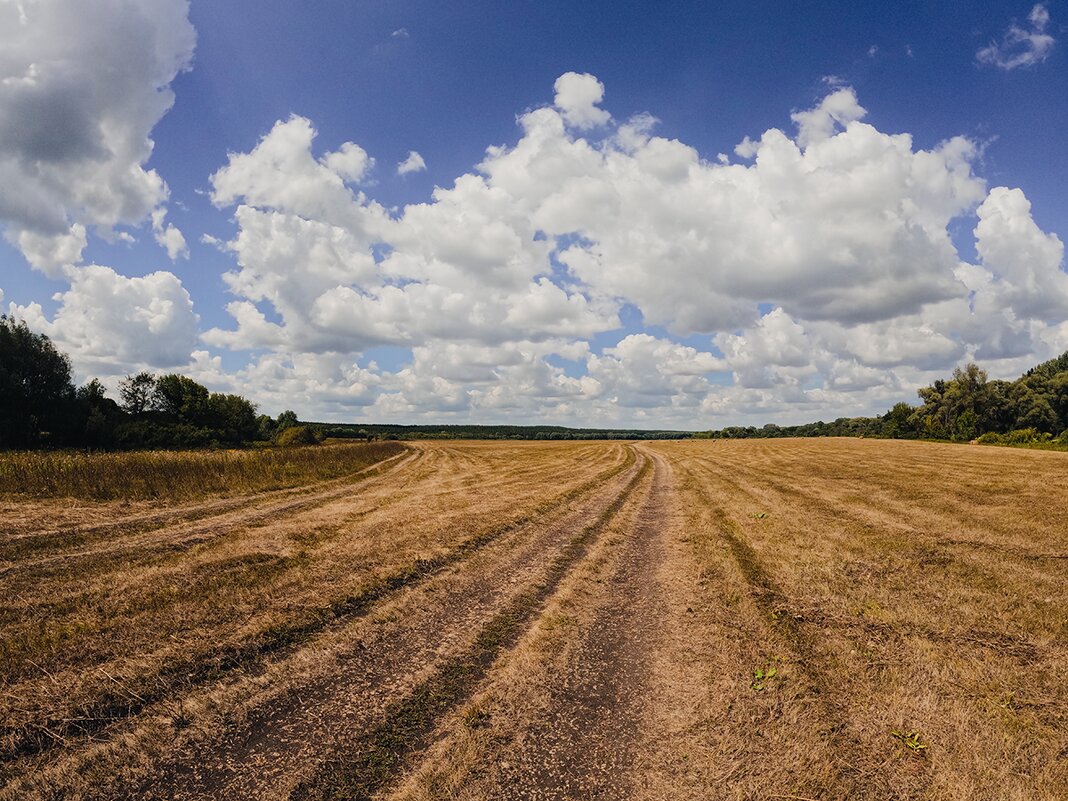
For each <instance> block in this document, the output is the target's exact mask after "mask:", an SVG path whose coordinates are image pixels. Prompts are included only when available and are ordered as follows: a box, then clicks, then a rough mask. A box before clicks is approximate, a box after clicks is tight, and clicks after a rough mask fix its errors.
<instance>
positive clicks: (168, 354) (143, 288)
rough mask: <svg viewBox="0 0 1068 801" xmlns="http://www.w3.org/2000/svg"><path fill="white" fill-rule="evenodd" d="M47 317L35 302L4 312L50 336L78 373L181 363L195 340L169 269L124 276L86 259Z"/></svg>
mask: <svg viewBox="0 0 1068 801" xmlns="http://www.w3.org/2000/svg"><path fill="white" fill-rule="evenodd" d="M69 280H70V288H69V289H67V290H66V291H65V292H60V293H58V294H57V295H56V296H55V300H56V301H57V302H58V304H59V308H58V309H57V311H56V313H55V315H54V316H53V317H52V319H48V317H47V315H46V314H45V313H44V310H43V309H42V307H41V306H40V304H36V303H33V304H29V305H27V306H17V305H14V304H12V305H11V306H10V308H9V310H10V312H11V313H12V314H14V315H15V316H17V317H20V318H22V319H24V320H26V321H27V323H28V324H29V325H30V326H31V327H33V328H34V329H35V330H38V331H42V332H43V333H45V334H47V335H48V336H49V337H51V338H52V339H53V340H54V341H55V342H56V345H57V346H58V347H59V348H60V349H61V350H63V351H65V352H66V353H68V354H70V356H71V359H72V361H73V362H74V366H75V368H76V369H77V371H78V372H79V373H80V374H81V375H83V376H86V375H115V374H123V373H126V372H129V371H131V370H134V369H139V368H142V367H144V368H149V369H156V368H171V367H176V366H179V365H184V364H186V363H187V362H188V361H189V359H190V356H191V354H192V352H193V350H194V348H195V346H196V343H197V326H198V318H197V316H196V314H195V313H194V312H193V303H192V300H191V299H190V297H189V293H188V292H187V291H186V290H185V288H184V287H183V286H182V282H181V281H180V280H179V279H178V278H177V277H176V276H175V275H174V274H173V273H169V272H163V271H161V272H155V273H150V274H149V275H146V276H143V277H135V278H128V277H126V276H123V275H120V274H118V273H117V272H115V271H114V270H112V269H111V268H110V267H103V266H100V265H92V264H91V265H87V266H85V267H79V268H76V269H74V270H72V271H71V272H70V274H69Z"/></svg>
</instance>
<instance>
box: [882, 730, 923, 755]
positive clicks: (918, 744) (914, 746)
mask: <svg viewBox="0 0 1068 801" xmlns="http://www.w3.org/2000/svg"><path fill="white" fill-rule="evenodd" d="M890 734H891V735H892V736H893V737H896V738H897V739H898V740H900V741H901V742H902V743H904V744H905V747H906V748H908V749H909V750H910V751H912V752H913V753H914V754H922V753H923V752H924V751H926V750H927V743H925V742H924V741H923V740H921V739H920V734H919V732H915V731H898V730H897V729H894V730H893V731H892V732H890Z"/></svg>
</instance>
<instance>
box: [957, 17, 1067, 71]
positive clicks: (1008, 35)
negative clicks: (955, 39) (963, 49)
mask: <svg viewBox="0 0 1068 801" xmlns="http://www.w3.org/2000/svg"><path fill="white" fill-rule="evenodd" d="M1049 19H1050V17H1049V9H1048V8H1047V7H1046V6H1045V5H1044V4H1042V3H1038V4H1037V5H1035V6H1034V8H1032V9H1031V13H1030V14H1028V15H1027V23H1026V25H1020V24H1019V23H1018V22H1016V21H1013V22H1012V23H1010V25H1009V27H1008V29H1007V30H1006V31H1005V33H1004V34H1003V35H1002V37H1001V39H1000V40H995V41H992V42H990V44H988V45H987V46H986V47H983V48H981V49H980V50H979V51H978V52H977V53H976V54H975V58H976V60H977V61H978V62H979V63H980V64H986V65H990V66H994V67H999V68H1001V69H1003V70H1014V69H1017V68H1018V67H1033V66H1034V65H1035V64H1041V63H1042V62H1043V61H1045V60H1046V59H1047V58H1049V54H1050V51H1052V50H1053V45H1054V44H1056V39H1054V38H1053V36H1051V35H1050V34H1048V33H1047V32H1046V28H1047V27H1048V26H1049Z"/></svg>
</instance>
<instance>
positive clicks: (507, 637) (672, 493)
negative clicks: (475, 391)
mask: <svg viewBox="0 0 1068 801" xmlns="http://www.w3.org/2000/svg"><path fill="white" fill-rule="evenodd" d="M336 447H337V448H339V449H345V448H348V449H353V450H351V451H339V453H342V454H352V457H351V461H349V462H347V463H348V464H349V467H348V468H346V469H341V470H340V472H326V473H323V474H321V475H320V474H317V473H316V469H318V468H314V469H313V468H311V467H307V466H306V467H305V468H303V469H302V470H301V471H298V472H293V473H289V474H286V473H285V470H283V471H282V478H281V479H279V478H278V476H274V477H271V476H272V475H273V474H271V475H268V473H269V471H268V473H263V474H262V475H263V476H266V477H263V478H260V479H249V480H248V483H247V485H242V484H241V483H240V482H235V484H234V485H233V487H230V488H227V486H226V485H225V482H223V483H220V480H219V479H214V480H212V481H211V482H208V483H207V484H205V485H204V486H203V487H201V488H200V489H189V490H182V491H178V490H175V491H172V492H165V491H162V490H160V491H155V492H152V491H148V490H145V489H138V488H139V487H144V486H148V485H149V484H151V482H150V481H149V479H147V478H146V479H144V480H142V481H141V482H140V483H138V482H128V483H129V488H128V489H126V490H123V489H121V484H120V485H118V486H119V487H120V488H118V489H116V488H114V486H115V485H114V482H112V484H106V485H104V486H105V488H104V489H100V488H99V487H98V485H96V484H93V482H92V481H90V480H89V478H86V479H85V482H84V483H85V486H86V487H88V488H87V489H84V490H82V491H78V492H69V493H64V492H62V491H59V490H53V491H50V492H48V491H38V492H37V494H36V495H29V494H27V492H26V491H23V492H21V493H19V494H15V492H13V491H12V490H13V489H14V490H17V489H18V487H10V486H9V487H6V488H4V487H3V486H0V592H2V597H3V598H4V600H5V603H4V604H3V607H2V608H0V683H2V689H0V788H2V789H0V799H19V800H20V801H21V799H122V798H129V799H159V800H162V799H199V798H217V799H246V798H247V799H286V798H291V799H361V798H376V799H393V800H394V801H400V799H405V800H406V801H429V799H464V800H465V801H475V799H564V798H572V799H586V798H599V799H649V800H652V799H694V800H695V801H696V799H724V800H726V799H732V800H733V799H738V800H739V801H740V800H741V799H795V801H798V800H800V801H806V800H808V801H814V800H815V799H819V800H820V801H831V800H837V799H840V800H841V801H846V799H873V800H874V799H938V800H939V801H941V800H943V799H944V800H946V801H949V800H950V799H953V800H960V801H964V799H970V800H971V799H975V800H979V799H990V800H991V801H994V799H997V800H998V801H1002V800H1004V799H1012V800H1018V801H1024V800H1025V799H1056V798H1068V681H1066V679H1065V670H1066V665H1068V614H1066V612H1065V596H1066V593H1065V589H1066V587H1068V454H1064V453H1056V452H1045V451H1025V450H1016V449H1009V448H983V447H979V446H967V445H959V446H957V445H941V444H931V443H918V442H904V441H874V440H852V439H809V440H760V441H707V440H706V441H692V440H691V441H677V442H649V443H640V444H639V443H626V442H574V443H567V442H562V443H548V442H495V443H488V442H481V443H480V442H449V441H442V442H433V443H431V442H409V443H405V444H403V445H390V449H386V450H380V451H370V450H363V451H361V450H360V449H361V448H362V449H367V448H373V447H375V446H366V445H339V446H336ZM26 458H29V457H26ZM332 458H333V457H332ZM359 460H363V461H359ZM357 462H359V469H354V468H355V466H356V465H357ZM23 469H24V470H26V469H28V468H26V466H25V465H24V466H23ZM123 469H129V468H128V466H127V468H123ZM123 469H118V471H117V472H118V474H119V475H121V474H122V472H123ZM142 469H143V470H144V471H145V473H146V475H147V474H149V473H151V470H150V466H147V467H146V466H143V467H142ZM92 472H93V471H92V470H89V471H88V472H85V471H83V473H84V475H86V476H88V475H90V474H91V473H92ZM197 472H198V471H193V473H197ZM200 472H203V471H202V470H201V471H200ZM3 480H4V479H3V476H2V474H0V482H2V481H3ZM23 480H25V481H30V479H25V478H24V479H23ZM34 480H36V479H34ZM189 480H190V481H192V479H189ZM145 482H148V483H147V484H146V483H145ZM60 483H62V482H60ZM168 484H173V485H175V486H177V485H179V484H181V482H180V481H171V482H164V483H163V484H162V485H160V484H159V483H158V482H157V484H156V486H166V485H168ZM298 485H299V486H298ZM27 486H28V485H27ZM35 486H36V485H35ZM57 486H58V485H57ZM182 486H186V485H184V484H182ZM190 486H193V485H190ZM93 487H97V488H96V489H93ZM108 487H112V489H108ZM198 493H199V494H198Z"/></svg>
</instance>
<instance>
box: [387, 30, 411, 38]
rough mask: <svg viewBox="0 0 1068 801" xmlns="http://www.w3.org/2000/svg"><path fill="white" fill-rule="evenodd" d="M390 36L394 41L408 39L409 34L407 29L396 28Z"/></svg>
mask: <svg viewBox="0 0 1068 801" xmlns="http://www.w3.org/2000/svg"><path fill="white" fill-rule="evenodd" d="M390 36H392V37H393V38H394V39H408V38H409V37H410V36H411V34H409V33H408V29H407V28H397V30H395V31H393V33H391V34H390Z"/></svg>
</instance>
